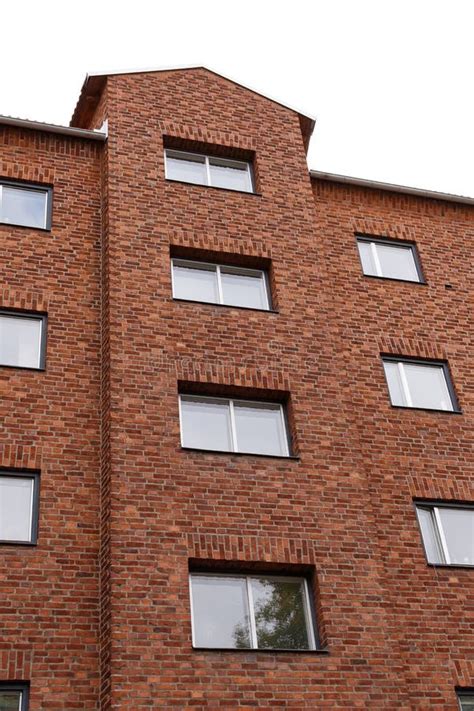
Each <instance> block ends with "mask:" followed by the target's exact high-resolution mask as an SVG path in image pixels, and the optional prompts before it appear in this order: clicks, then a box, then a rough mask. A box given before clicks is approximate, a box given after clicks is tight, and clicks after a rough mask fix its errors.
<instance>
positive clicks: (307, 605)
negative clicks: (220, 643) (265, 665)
mask: <svg viewBox="0 0 474 711" xmlns="http://www.w3.org/2000/svg"><path fill="white" fill-rule="evenodd" d="M193 577H204V578H234V579H235V578H239V579H240V580H245V583H246V590H247V604H248V609H249V622H250V625H249V626H250V643H251V647H245V649H247V650H248V651H251V650H258V651H265V652H266V651H268V652H271V651H272V650H273V649H281V648H280V647H278V648H277V647H275V648H273V647H260V648H259V647H258V639H257V625H256V622H255V609H254V603H253V592H252V585H251V582H250V581H251V580H252V579H257V580H259V579H262V578H264V579H266V580H279V581H282V582H285V581H291V582H302V583H303V593H304V614H305V622H306V632H307V634H308V643H309V646H308V648H307V651H314V650H315V649H317V645H316V634H315V625H314V615H313V610H312V607H311V602H310V596H309V585H308V581H307V579H306V578H304V577H301V576H292V575H266V574H265V573H261V574H260V575H258V574H254V575H243V574H241V573H213V572H209V573H206V572H203V571H201V572H191V573H190V574H189V595H190V605H191V632H192V642H193V647H196V648H197V649H206V647H197V646H196V644H195V640H196V632H195V621H194V607H193V588H192V585H193ZM207 649H212V647H207ZM223 649H234V647H225V648H223ZM235 649H238V648H237V647H236V648H235ZM288 651H290V652H291V651H299V650H291V649H289V650H288ZM303 651H305V649H304V648H303Z"/></svg>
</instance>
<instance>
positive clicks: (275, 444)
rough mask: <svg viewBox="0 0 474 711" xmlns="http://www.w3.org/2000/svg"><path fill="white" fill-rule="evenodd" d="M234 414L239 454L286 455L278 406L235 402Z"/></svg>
mask: <svg viewBox="0 0 474 711" xmlns="http://www.w3.org/2000/svg"><path fill="white" fill-rule="evenodd" d="M234 414H235V427H236V436H237V447H238V451H239V452H249V453H251V452H254V453H256V454H277V455H283V456H285V455H287V454H288V443H287V439H286V431H285V428H284V426H283V419H282V413H281V408H280V405H267V404H259V403H244V402H236V403H235V405H234Z"/></svg>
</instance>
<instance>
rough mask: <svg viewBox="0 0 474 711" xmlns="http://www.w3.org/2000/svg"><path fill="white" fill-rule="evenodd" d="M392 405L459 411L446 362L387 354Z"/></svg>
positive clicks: (385, 368)
mask: <svg viewBox="0 0 474 711" xmlns="http://www.w3.org/2000/svg"><path fill="white" fill-rule="evenodd" d="M383 366H384V370H385V377H386V379H387V384H388V389H389V393H390V399H391V402H392V405H396V406H398V407H414V408H422V409H428V410H445V411H448V412H454V411H458V405H457V401H456V397H455V394H454V389H453V386H452V383H451V378H450V374H449V370H448V367H447V364H446V363H443V362H437V361H416V360H409V359H403V358H397V357H388V356H387V357H385V356H384V357H383Z"/></svg>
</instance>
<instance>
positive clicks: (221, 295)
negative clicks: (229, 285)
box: [216, 264, 224, 304]
mask: <svg viewBox="0 0 474 711" xmlns="http://www.w3.org/2000/svg"><path fill="white" fill-rule="evenodd" d="M216 271H217V290H218V292H219V303H220V304H223V303H224V291H223V289H222V278H221V268H220V265H219V264H217V265H216Z"/></svg>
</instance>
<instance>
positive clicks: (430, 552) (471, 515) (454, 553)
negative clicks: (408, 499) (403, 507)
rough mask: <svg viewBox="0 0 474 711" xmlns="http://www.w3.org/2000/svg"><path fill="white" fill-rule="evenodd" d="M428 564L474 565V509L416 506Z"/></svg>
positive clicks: (466, 507) (428, 505)
mask: <svg viewBox="0 0 474 711" xmlns="http://www.w3.org/2000/svg"><path fill="white" fill-rule="evenodd" d="M416 512H417V515H418V522H419V524H420V529H421V535H422V538H423V543H424V546H425V551H426V557H427V559H428V562H429V563H435V564H436V563H438V564H443V565H474V507H468V506H465V507H463V506H449V505H436V504H433V505H431V504H417V505H416Z"/></svg>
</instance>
